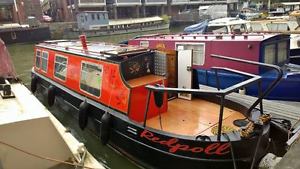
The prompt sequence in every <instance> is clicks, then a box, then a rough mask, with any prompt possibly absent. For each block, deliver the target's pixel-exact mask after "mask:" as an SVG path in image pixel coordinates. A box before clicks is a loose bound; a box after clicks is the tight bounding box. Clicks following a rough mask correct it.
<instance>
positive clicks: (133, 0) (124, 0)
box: [114, 0, 142, 6]
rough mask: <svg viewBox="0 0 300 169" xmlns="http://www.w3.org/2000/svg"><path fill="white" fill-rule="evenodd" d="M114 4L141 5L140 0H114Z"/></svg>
mask: <svg viewBox="0 0 300 169" xmlns="http://www.w3.org/2000/svg"><path fill="white" fill-rule="evenodd" d="M114 4H115V5H116V6H140V5H142V2H141V0H115V3H114Z"/></svg>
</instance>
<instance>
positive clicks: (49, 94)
mask: <svg viewBox="0 0 300 169" xmlns="http://www.w3.org/2000/svg"><path fill="white" fill-rule="evenodd" d="M54 101H55V86H52V85H50V86H49V87H48V90H47V103H48V106H49V107H51V106H53V104H54Z"/></svg>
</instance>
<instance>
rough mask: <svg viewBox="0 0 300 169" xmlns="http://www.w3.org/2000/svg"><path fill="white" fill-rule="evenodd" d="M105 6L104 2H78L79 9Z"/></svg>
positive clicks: (91, 0) (100, 0)
mask: <svg viewBox="0 0 300 169" xmlns="http://www.w3.org/2000/svg"><path fill="white" fill-rule="evenodd" d="M105 5H106V0H78V7H79V8H89V7H102V6H105Z"/></svg>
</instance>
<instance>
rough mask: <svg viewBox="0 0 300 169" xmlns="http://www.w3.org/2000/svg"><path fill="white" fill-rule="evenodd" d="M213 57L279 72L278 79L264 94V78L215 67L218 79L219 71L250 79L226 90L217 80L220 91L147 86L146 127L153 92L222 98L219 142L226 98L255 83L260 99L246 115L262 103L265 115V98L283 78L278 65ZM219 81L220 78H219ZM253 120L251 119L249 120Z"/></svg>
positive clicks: (261, 109)
mask: <svg viewBox="0 0 300 169" xmlns="http://www.w3.org/2000/svg"><path fill="white" fill-rule="evenodd" d="M211 56H212V57H215V58H219V59H224V60H229V61H235V62H241V63H247V64H251V65H258V66H261V67H265V68H269V69H273V70H276V71H277V73H278V74H277V77H276V79H275V80H274V81H273V82H272V83H271V84H270V85H269V86H268V87H267V89H266V90H265V91H264V92H262V81H261V79H262V77H261V76H258V75H254V74H251V73H246V72H242V71H238V70H234V69H230V68H224V67H213V68H212V69H213V70H215V75H216V76H217V77H218V71H219V70H222V71H228V72H232V73H235V74H239V75H243V76H246V77H248V79H247V80H245V81H242V82H240V83H237V84H235V85H233V86H230V87H227V88H225V89H221V88H220V83H219V82H218V80H217V88H218V90H207V89H206V90H203V89H186V88H169V87H164V86H159V85H157V86H154V85H147V86H146V88H147V89H148V90H149V91H148V96H147V105H146V110H145V113H144V127H145V126H146V120H147V115H148V109H149V102H150V98H151V92H160V93H163V92H168V93H190V94H200V95H201V94H203V95H212V96H217V97H219V98H220V113H219V122H218V135H217V140H218V141H220V140H221V134H222V122H223V110H224V100H225V96H226V95H228V94H230V93H233V92H236V91H238V90H239V89H243V88H245V87H247V86H249V85H252V84H253V83H257V84H258V94H259V96H258V98H257V100H256V101H255V102H254V103H253V104H252V105H251V106H250V108H249V109H248V110H247V112H246V114H250V113H251V111H252V110H253V109H254V108H255V107H256V106H257V105H258V104H259V103H260V113H261V114H263V104H262V101H263V98H264V97H265V96H266V95H268V94H269V93H270V92H271V90H272V89H273V88H274V87H275V86H276V85H277V84H278V82H279V81H280V79H281V77H282V74H283V73H282V70H281V69H280V68H279V67H278V66H276V65H270V64H266V63H259V62H254V61H249V60H243V59H237V58H232V57H227V56H221V55H211ZM217 79H218V78H217ZM249 120H251V119H249Z"/></svg>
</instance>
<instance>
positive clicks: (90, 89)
mask: <svg viewBox="0 0 300 169" xmlns="http://www.w3.org/2000/svg"><path fill="white" fill-rule="evenodd" d="M102 72H103V66H102V65H99V64H94V63H87V62H83V63H81V77H80V89H82V90H83V91H85V92H87V93H89V94H92V95H94V96H97V97H99V96H100V94H101V85H102Z"/></svg>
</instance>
